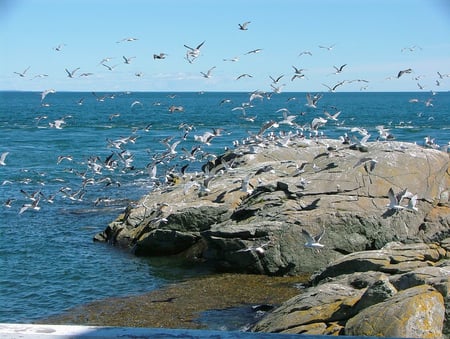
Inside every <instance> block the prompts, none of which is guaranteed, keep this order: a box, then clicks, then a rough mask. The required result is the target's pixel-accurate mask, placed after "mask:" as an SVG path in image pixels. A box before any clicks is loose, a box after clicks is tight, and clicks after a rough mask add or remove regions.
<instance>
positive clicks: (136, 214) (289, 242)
mask: <svg viewBox="0 0 450 339" xmlns="http://www.w3.org/2000/svg"><path fill="white" fill-rule="evenodd" d="M246 147H247V146H243V147H241V148H237V149H235V150H232V151H229V152H227V153H225V154H224V155H223V156H221V157H219V158H217V160H215V161H214V162H210V163H208V164H207V165H206V167H208V168H209V173H210V174H209V175H210V176H212V180H210V181H209V185H208V192H199V190H198V188H196V187H197V186H199V185H192V182H194V181H201V182H203V180H204V178H198V177H196V176H194V175H192V176H191V177H189V174H188V175H187V176H186V177H185V178H181V177H179V178H177V180H174V181H173V185H172V186H166V187H161V188H158V189H156V190H155V191H153V192H151V193H150V194H148V195H146V196H145V197H143V198H142V199H141V200H140V201H139V202H138V203H136V204H135V205H134V206H133V207H129V208H128V209H127V210H126V211H125V213H124V214H123V215H121V216H120V217H119V218H118V219H117V220H115V221H114V222H112V223H111V224H110V225H108V227H107V228H106V229H105V231H104V232H102V233H101V234H98V235H97V236H96V237H95V240H96V241H105V242H110V243H113V244H117V245H119V246H122V247H128V248H130V249H138V251H137V253H141V254H146V255H168V254H170V253H180V252H183V251H187V252H189V249H188V248H186V246H194V247H196V246H197V244H196V242H200V241H201V242H202V243H204V244H205V247H204V249H205V250H204V252H203V254H201V253H197V252H196V255H200V256H201V255H203V257H204V259H205V260H207V261H209V262H210V263H212V264H215V265H216V266H217V267H218V268H219V269H222V270H229V271H235V272H252V273H261V274H273V275H275V274H279V275H281V274H297V273H304V272H314V271H316V270H319V269H322V268H323V267H325V266H326V264H328V263H330V262H333V261H335V260H336V259H338V258H340V257H342V256H343V255H345V254H349V253H353V252H358V251H365V250H377V249H380V248H382V247H383V246H384V245H385V244H386V243H389V242H392V241H398V242H403V243H408V242H410V243H412V242H414V243H417V242H425V243H429V242H438V241H440V240H442V239H443V238H445V237H446V236H447V235H448V229H449V228H450V208H449V207H448V205H445V204H443V197H444V198H445V194H444V193H443V192H445V191H448V189H449V187H448V186H449V183H450V178H449V173H450V171H449V167H450V164H449V156H448V154H447V153H444V152H441V151H438V150H433V149H424V148H422V147H420V146H417V145H414V144H409V143H400V142H395V141H390V142H373V143H369V145H368V148H367V152H364V153H361V151H359V150H352V149H350V148H349V147H348V146H346V145H342V144H341V142H340V141H338V140H328V139H324V140H318V141H313V140H300V139H299V140H295V139H293V142H292V146H290V147H279V146H276V145H275V144H273V143H270V142H269V141H268V140H267V141H266V144H265V146H264V147H261V148H263V149H262V151H261V152H259V153H253V152H248V150H247V149H246ZM330 149H334V150H333V151H329V150H330ZM222 159H224V160H226V161H231V160H233V161H234V163H233V167H234V168H233V169H232V170H227V169H226V168H225V167H224V166H223V164H222ZM367 159H376V161H377V162H376V166H374V167H373V166H369V165H367V164H368V162H367V161H366V160H367ZM301 164H305V165H304V166H301ZM424 173H426V176H425V177H424V175H423V174H424ZM245 178H248V179H249V184H250V190H249V191H246V190H243V189H242V182H243V180H244V179H245ZM424 178H425V179H424ZM391 187H392V188H393V190H394V191H395V192H399V191H400V190H402V189H405V188H407V189H408V190H409V191H410V192H413V193H417V194H418V203H417V207H418V211H410V210H406V209H403V210H398V211H393V210H389V209H388V208H387V207H386V206H387V204H388V202H389V199H388V196H387V192H388V190H389V189H390V188H391ZM444 200H445V199H444ZM406 203H407V202H406V201H405V204H406ZM322 228H325V230H326V232H325V236H324V237H323V239H322V243H323V244H324V245H325V247H324V248H323V249H322V250H321V252H320V253H317V252H316V251H314V250H311V249H309V248H305V247H304V243H305V239H304V238H303V236H302V229H306V230H307V231H308V232H310V233H311V234H317V233H319V232H320V231H321V230H322ZM155 230H161V231H158V232H156V231H155ZM171 231H176V232H180V233H176V234H182V235H183V239H185V240H187V239H189V240H188V241H180V242H175V243H174V244H172V245H173V246H172V247H170V246H169V244H164V242H167V241H170V240H169V239H170V237H166V236H164V237H162V236H160V234H172V233H171ZM189 233H191V235H190V236H189V235H188V234H189ZM156 235H158V236H156ZM146 237H148V238H149V239H145V238H146ZM159 241H161V242H162V243H161V244H157V242H159ZM265 242H270V246H269V247H268V248H267V249H266V251H265V252H264V253H262V255H261V253H260V254H259V255H255V253H253V252H250V253H248V252H244V251H240V252H237V251H238V250H239V249H241V248H243V247H257V246H259V245H261V243H265ZM168 246H169V247H168ZM147 247H148V248H147ZM197 247H198V246H197ZM157 249H161V252H159V251H158V250H157ZM398 256H399V258H400V257H401V256H402V255H401V254H399V255H398ZM391 259H392V258H384V259H380V260H381V261H380V260H376V259H375V258H371V259H370V260H366V259H363V258H360V261H359V262H358V267H361V269H363V270H367V269H371V270H377V269H379V267H383V268H384V270H385V271H389V272H391V271H393V272H406V271H408V270H410V269H411V267H409V266H408V261H407V260H403V259H399V261H398V263H396V262H395V260H396V259H395V258H394V259H393V261H391ZM385 260H389V263H387V262H385ZM364 265H367V267H362V266H364ZM423 265H424V266H426V265H427V264H426V263H425V262H423ZM348 269H349V270H350V269H351V267H349V268H348Z"/></svg>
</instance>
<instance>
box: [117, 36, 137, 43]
mask: <svg viewBox="0 0 450 339" xmlns="http://www.w3.org/2000/svg"><path fill="white" fill-rule="evenodd" d="M136 40H139V39H138V38H133V37H129V38H123V39H122V40H119V41H116V43H121V42H124V41H128V42H130V41H136Z"/></svg>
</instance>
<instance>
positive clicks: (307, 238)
mask: <svg viewBox="0 0 450 339" xmlns="http://www.w3.org/2000/svg"><path fill="white" fill-rule="evenodd" d="M302 234H303V236H304V237H305V238H306V241H307V242H308V243H313V242H314V238H313V237H312V236H311V234H309V232H308V231H307V230H305V229H303V228H302Z"/></svg>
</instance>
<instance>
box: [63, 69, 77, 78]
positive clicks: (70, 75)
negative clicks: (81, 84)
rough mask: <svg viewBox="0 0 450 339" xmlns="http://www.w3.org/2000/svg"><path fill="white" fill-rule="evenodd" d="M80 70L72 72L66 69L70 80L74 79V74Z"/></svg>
mask: <svg viewBox="0 0 450 339" xmlns="http://www.w3.org/2000/svg"><path fill="white" fill-rule="evenodd" d="M79 69H80V67H77V68H75V69H74V70H73V71H72V72H70V71H69V70H68V69H67V68H66V72H67V76H68V77H69V78H73V76H74V74H75V72H76V71H78V70H79Z"/></svg>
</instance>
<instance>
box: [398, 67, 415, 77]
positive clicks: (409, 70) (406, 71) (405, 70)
mask: <svg viewBox="0 0 450 339" xmlns="http://www.w3.org/2000/svg"><path fill="white" fill-rule="evenodd" d="M405 73H408V74H409V73H412V69H411V68H408V69H404V70H402V71H400V72H398V74H397V79H398V78H400V77H401V76H402V75H403V74H405Z"/></svg>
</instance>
